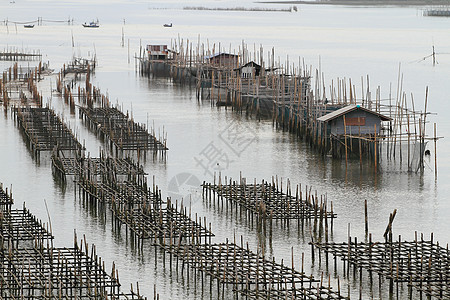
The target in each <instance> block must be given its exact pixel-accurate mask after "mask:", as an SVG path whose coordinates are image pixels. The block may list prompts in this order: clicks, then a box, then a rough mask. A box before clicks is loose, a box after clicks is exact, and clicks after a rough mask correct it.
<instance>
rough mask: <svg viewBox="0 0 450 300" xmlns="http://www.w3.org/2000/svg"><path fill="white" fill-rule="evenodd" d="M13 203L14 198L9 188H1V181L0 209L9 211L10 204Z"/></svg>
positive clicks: (0, 185) (1, 184) (0, 186)
mask: <svg viewBox="0 0 450 300" xmlns="http://www.w3.org/2000/svg"><path fill="white" fill-rule="evenodd" d="M13 204H14V199H13V197H12V191H11V189H10V190H9V191H8V188H5V189H4V188H3V183H1V182H0V210H1V211H9V210H11V206H12V205H13Z"/></svg>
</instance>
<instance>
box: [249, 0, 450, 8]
mask: <svg viewBox="0 0 450 300" xmlns="http://www.w3.org/2000/svg"><path fill="white" fill-rule="evenodd" d="M256 3H265V4H314V5H355V6H384V5H386V6H436V5H439V6H442V5H445V6H448V7H449V8H450V6H449V4H450V2H449V1H445V0H438V1H430V2H428V1H420V0H326V1H320V0H319V1H302V0H293V1H256Z"/></svg>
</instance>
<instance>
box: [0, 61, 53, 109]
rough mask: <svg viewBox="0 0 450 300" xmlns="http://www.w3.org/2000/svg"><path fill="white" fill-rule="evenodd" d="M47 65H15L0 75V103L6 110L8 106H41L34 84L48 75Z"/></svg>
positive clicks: (40, 96)
mask: <svg viewBox="0 0 450 300" xmlns="http://www.w3.org/2000/svg"><path fill="white" fill-rule="evenodd" d="M50 73H51V70H50V69H49V66H48V64H45V63H44V64H42V63H41V62H39V65H38V66H36V67H23V66H19V65H18V64H17V63H15V64H14V65H13V66H11V67H9V68H8V69H7V70H6V71H4V72H3V73H2V74H1V80H0V102H2V103H3V107H4V109H5V110H6V109H7V108H8V106H32V107H41V106H42V95H41V94H40V93H39V91H38V88H37V85H36V83H37V82H38V81H40V80H41V79H43V76H45V75H49V74H50Z"/></svg>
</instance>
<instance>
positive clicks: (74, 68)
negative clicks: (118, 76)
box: [61, 57, 97, 80]
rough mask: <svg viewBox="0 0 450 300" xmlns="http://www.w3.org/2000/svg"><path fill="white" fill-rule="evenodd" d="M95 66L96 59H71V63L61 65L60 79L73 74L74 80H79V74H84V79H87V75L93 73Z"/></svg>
mask: <svg viewBox="0 0 450 300" xmlns="http://www.w3.org/2000/svg"><path fill="white" fill-rule="evenodd" d="M96 65H97V60H96V58H93V59H87V58H82V57H73V59H72V61H71V62H69V63H68V64H67V65H65V64H64V65H63V68H62V70H61V75H62V77H65V76H67V75H69V74H73V75H74V76H75V79H76V80H77V79H79V76H80V74H86V77H89V75H90V74H91V73H93V72H94V71H95V67H96Z"/></svg>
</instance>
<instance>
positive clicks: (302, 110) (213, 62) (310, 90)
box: [137, 37, 440, 172]
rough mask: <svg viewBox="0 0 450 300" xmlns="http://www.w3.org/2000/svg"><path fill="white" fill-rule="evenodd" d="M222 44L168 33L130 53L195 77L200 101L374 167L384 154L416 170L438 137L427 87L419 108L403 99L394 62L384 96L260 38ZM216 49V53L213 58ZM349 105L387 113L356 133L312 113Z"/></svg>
mask: <svg viewBox="0 0 450 300" xmlns="http://www.w3.org/2000/svg"><path fill="white" fill-rule="evenodd" d="M225 51H227V49H225V48H224V47H223V46H221V44H220V43H219V45H218V47H217V45H216V44H214V45H213V46H212V49H211V48H210V46H209V43H208V45H205V44H203V43H200V37H199V40H198V42H197V45H195V43H192V42H191V41H189V40H187V41H184V40H182V39H180V38H179V39H178V40H172V42H171V48H170V49H168V55H167V57H166V59H151V57H150V56H151V55H149V57H146V56H145V55H143V54H142V53H144V54H145V52H142V51H140V54H139V57H137V59H138V60H139V62H140V64H139V66H140V71H141V73H142V74H144V75H146V74H153V75H155V76H158V75H159V74H160V73H167V74H168V76H170V77H172V78H173V80H174V81H177V82H179V83H190V84H194V85H195V87H196V90H197V98H198V99H199V101H200V99H210V100H211V104H212V105H213V104H214V103H215V104H216V105H217V106H231V107H232V109H233V110H236V111H237V112H239V113H242V111H244V110H245V111H246V113H252V114H255V115H256V116H257V118H258V119H260V118H263V117H266V118H267V117H271V118H272V122H273V124H274V126H275V125H276V126H277V127H279V128H280V129H282V130H289V131H291V132H293V133H295V134H297V135H298V136H299V137H301V138H302V139H305V140H306V141H307V142H308V143H309V144H310V145H311V146H312V147H313V148H315V149H317V151H318V152H319V153H321V154H322V155H324V156H326V155H328V154H331V155H332V156H333V157H335V158H339V159H343V158H344V157H345V161H346V165H347V161H348V160H349V159H351V158H356V159H357V158H359V160H360V164H361V168H362V161H363V160H366V158H367V161H368V162H369V163H370V164H373V165H374V166H375V168H378V166H380V164H381V162H382V158H383V156H384V155H385V157H386V163H387V164H388V163H390V162H391V161H396V162H399V165H400V166H402V165H405V164H406V165H407V168H408V171H409V172H418V171H423V170H424V162H423V156H424V152H425V147H426V143H427V142H429V141H434V142H435V141H437V140H439V139H440V137H439V136H437V134H436V132H434V136H433V135H432V134H433V132H431V131H428V130H426V124H427V123H428V122H429V120H428V117H429V115H430V114H431V113H430V112H429V111H428V110H427V106H428V105H427V102H428V88H427V89H426V96H425V105H424V110H418V109H416V104H415V101H414V98H413V96H412V95H411V99H408V97H407V93H406V92H405V91H403V75H401V74H400V69H399V74H398V82H397V91H396V96H394V95H393V91H392V87H390V88H389V96H388V97H384V98H383V97H382V94H381V87H380V86H378V87H376V90H375V91H373V90H371V87H370V81H369V77H368V76H367V79H365V78H364V77H361V83H360V85H361V92H360V94H359V95H358V92H359V91H358V92H357V87H356V84H355V81H352V80H351V79H349V78H337V79H336V80H332V81H331V85H330V86H326V84H325V80H324V77H325V76H324V74H323V73H322V72H321V71H320V70H316V71H315V72H313V70H312V67H307V66H305V63H304V62H301V61H300V60H299V61H298V63H296V64H295V63H294V62H292V61H289V58H288V59H287V60H286V62H285V63H284V64H282V63H281V62H280V60H279V59H278V61H277V60H276V56H275V51H274V49H272V51H269V52H268V53H267V61H265V60H264V56H265V52H264V49H263V48H262V46H261V47H260V48H259V49H257V48H256V46H254V49H253V51H251V50H250V49H248V46H247V45H245V44H244V43H243V44H242V46H240V47H239V49H238V50H232V49H231V45H230V49H229V51H228V53H227V52H225ZM222 54H223V55H224V57H223V58H222V59H215V57H217V55H219V56H220V55H222ZM249 63H252V64H253V65H258V68H259V71H258V72H259V74H256V67H255V68H254V70H253V71H252V72H251V73H245V74H244V73H243V68H246V67H247V66H248V64H249ZM163 71H164V72H163ZM312 79H314V82H313V81H312ZM358 90H359V89H358ZM352 105H354V106H357V107H361V108H364V109H367V110H369V111H371V112H373V113H375V114H379V115H383V116H385V117H386V118H388V119H390V121H383V122H382V123H381V125H380V126H379V127H378V128H371V131H372V132H373V133H371V134H368V133H361V131H358V128H356V131H355V127H358V126H353V125H352V124H351V123H350V122H348V124H345V123H344V125H343V127H345V132H343V133H342V134H338V135H336V134H331V133H330V128H329V127H330V126H331V125H330V124H328V123H327V122H322V121H319V120H318V119H319V118H320V117H322V116H324V115H326V114H329V113H332V112H334V111H336V110H338V109H341V108H344V107H347V106H352ZM435 126H436V125H435ZM352 128H353V130H352ZM360 129H361V126H360ZM435 144H436V143H435ZM434 150H435V152H436V147H435V149H434ZM435 161H437V159H435ZM435 169H436V170H437V164H436V163H435ZM436 172H437V171H436Z"/></svg>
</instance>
